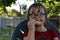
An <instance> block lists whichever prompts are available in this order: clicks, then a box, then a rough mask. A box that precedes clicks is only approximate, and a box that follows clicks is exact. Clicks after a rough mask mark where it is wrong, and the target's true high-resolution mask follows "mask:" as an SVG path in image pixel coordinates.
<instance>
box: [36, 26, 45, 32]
mask: <svg viewBox="0 0 60 40" xmlns="http://www.w3.org/2000/svg"><path fill="white" fill-rule="evenodd" d="M36 31H40V32H41V31H46V28H45V27H44V25H41V26H39V27H37V29H36Z"/></svg>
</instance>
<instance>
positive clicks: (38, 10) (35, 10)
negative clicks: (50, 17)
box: [30, 6, 45, 14]
mask: <svg viewBox="0 0 60 40" xmlns="http://www.w3.org/2000/svg"><path fill="white" fill-rule="evenodd" d="M32 13H45V11H44V8H42V7H41V6H36V7H35V6H33V7H31V9H30V14H32Z"/></svg>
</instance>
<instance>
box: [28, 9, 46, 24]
mask: <svg viewBox="0 0 60 40" xmlns="http://www.w3.org/2000/svg"><path fill="white" fill-rule="evenodd" d="M33 10H35V11H34V12H33V13H30V14H29V17H30V18H33V19H34V20H35V21H36V23H37V24H38V25H43V24H44V22H45V11H44V9H43V8H40V10H38V9H37V8H35V9H33Z"/></svg>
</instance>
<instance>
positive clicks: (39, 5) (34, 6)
mask: <svg viewBox="0 0 60 40" xmlns="http://www.w3.org/2000/svg"><path fill="white" fill-rule="evenodd" d="M33 8H36V9H38V10H41V9H40V8H43V9H44V12H45V18H46V20H47V11H46V9H45V7H44V6H43V5H42V4H41V3H33V4H32V5H31V6H30V7H29V9H28V14H27V18H28V20H29V14H30V13H34V12H35V11H36V9H33ZM46 23H47V22H45V24H46Z"/></svg>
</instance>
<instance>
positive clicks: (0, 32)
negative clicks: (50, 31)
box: [0, 0, 60, 40]
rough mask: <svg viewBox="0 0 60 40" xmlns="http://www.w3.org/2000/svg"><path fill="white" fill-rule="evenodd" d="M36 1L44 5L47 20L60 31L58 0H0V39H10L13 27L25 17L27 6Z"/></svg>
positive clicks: (59, 4)
mask: <svg viewBox="0 0 60 40" xmlns="http://www.w3.org/2000/svg"><path fill="white" fill-rule="evenodd" d="M36 2H40V3H42V4H43V5H44V6H45V7H46V9H47V11H48V15H47V18H48V20H49V21H51V22H52V23H53V24H55V25H56V26H57V28H58V29H59V31H60V1H59V0H0V40H11V36H12V33H13V31H14V28H15V27H16V26H17V25H18V24H19V23H20V22H21V21H23V20H24V19H26V16H27V10H28V8H29V6H30V5H31V4H33V3H36Z"/></svg>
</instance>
